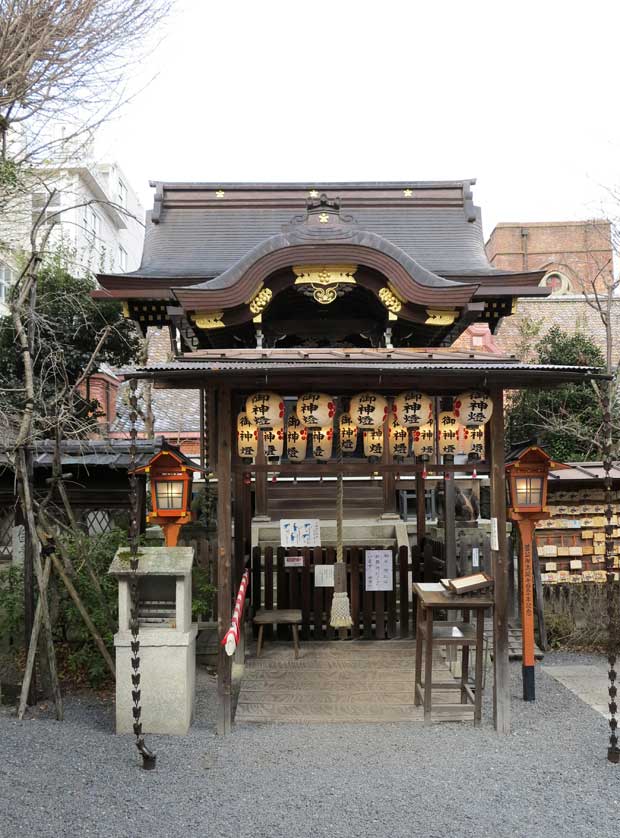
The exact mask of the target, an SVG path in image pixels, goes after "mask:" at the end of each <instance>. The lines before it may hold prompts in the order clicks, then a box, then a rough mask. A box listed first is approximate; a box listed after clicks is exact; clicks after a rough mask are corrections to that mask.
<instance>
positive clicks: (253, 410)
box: [245, 391, 284, 430]
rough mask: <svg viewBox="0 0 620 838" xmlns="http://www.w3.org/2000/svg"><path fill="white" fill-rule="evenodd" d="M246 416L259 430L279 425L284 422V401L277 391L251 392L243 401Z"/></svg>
mask: <svg viewBox="0 0 620 838" xmlns="http://www.w3.org/2000/svg"><path fill="white" fill-rule="evenodd" d="M245 412H246V416H247V417H248V419H249V420H250V422H251V423H252V424H253V425H256V427H257V428H260V429H261V430H272V429H273V428H278V427H281V426H282V424H283V422H284V402H283V400H282V398H281V397H280V396H278V394H277V393H270V392H268V391H266V392H261V393H252V395H251V396H248V397H247V399H246V401H245Z"/></svg>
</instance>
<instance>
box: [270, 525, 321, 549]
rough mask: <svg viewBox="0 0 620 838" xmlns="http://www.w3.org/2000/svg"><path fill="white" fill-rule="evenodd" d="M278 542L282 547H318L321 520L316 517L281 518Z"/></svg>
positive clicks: (319, 543)
mask: <svg viewBox="0 0 620 838" xmlns="http://www.w3.org/2000/svg"><path fill="white" fill-rule="evenodd" d="M280 544H281V545H282V546H283V547H320V546H321V522H320V521H319V519H318V518H287V519H284V518H283V519H282V520H281V521H280Z"/></svg>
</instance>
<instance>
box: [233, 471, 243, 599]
mask: <svg viewBox="0 0 620 838" xmlns="http://www.w3.org/2000/svg"><path fill="white" fill-rule="evenodd" d="M244 488H245V487H244V485H243V474H242V472H240V471H239V472H237V473H236V474H235V477H234V481H233V489H234V521H235V527H234V533H235V541H234V544H235V572H234V580H233V582H234V585H233V587H234V588H235V590H236V589H237V587H238V585H239V583H240V582H241V577H242V576H243V565H244V561H245V520H244V511H245V510H244V508H243V506H244V504H243V502H244V497H245V492H244Z"/></svg>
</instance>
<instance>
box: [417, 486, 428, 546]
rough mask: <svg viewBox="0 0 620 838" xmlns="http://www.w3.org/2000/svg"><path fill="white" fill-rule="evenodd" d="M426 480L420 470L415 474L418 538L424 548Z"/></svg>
mask: <svg viewBox="0 0 620 838" xmlns="http://www.w3.org/2000/svg"><path fill="white" fill-rule="evenodd" d="M425 483H426V481H425V480H424V478H423V477H422V473H421V472H420V471H417V472H416V475H415V509H416V538H417V541H418V547H419V548H420V549H422V539H423V538H425V537H426V490H425Z"/></svg>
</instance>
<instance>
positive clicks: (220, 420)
mask: <svg viewBox="0 0 620 838" xmlns="http://www.w3.org/2000/svg"><path fill="white" fill-rule="evenodd" d="M217 412H218V417H217V430H218V433H217V472H216V473H217V565H218V572H217V627H218V638H219V640H220V641H221V640H222V638H223V637H224V635H225V634H226V632H227V631H228V629H229V628H230V620H231V617H232V592H231V558H232V519H231V509H230V479H231V441H232V423H231V403H230V390H229V389H228V387H221V388H220V389H219V390H218V391H217ZM211 438H213V435H211ZM231 679H232V658H229V657H228V655H227V654H226V652H225V651H224V647H223V646H222V645H221V643H220V645H219V646H218V657H217V692H218V700H219V707H218V716H217V732H218V733H219V734H221V735H225V734H227V733H230V732H231V729H232V695H231Z"/></svg>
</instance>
